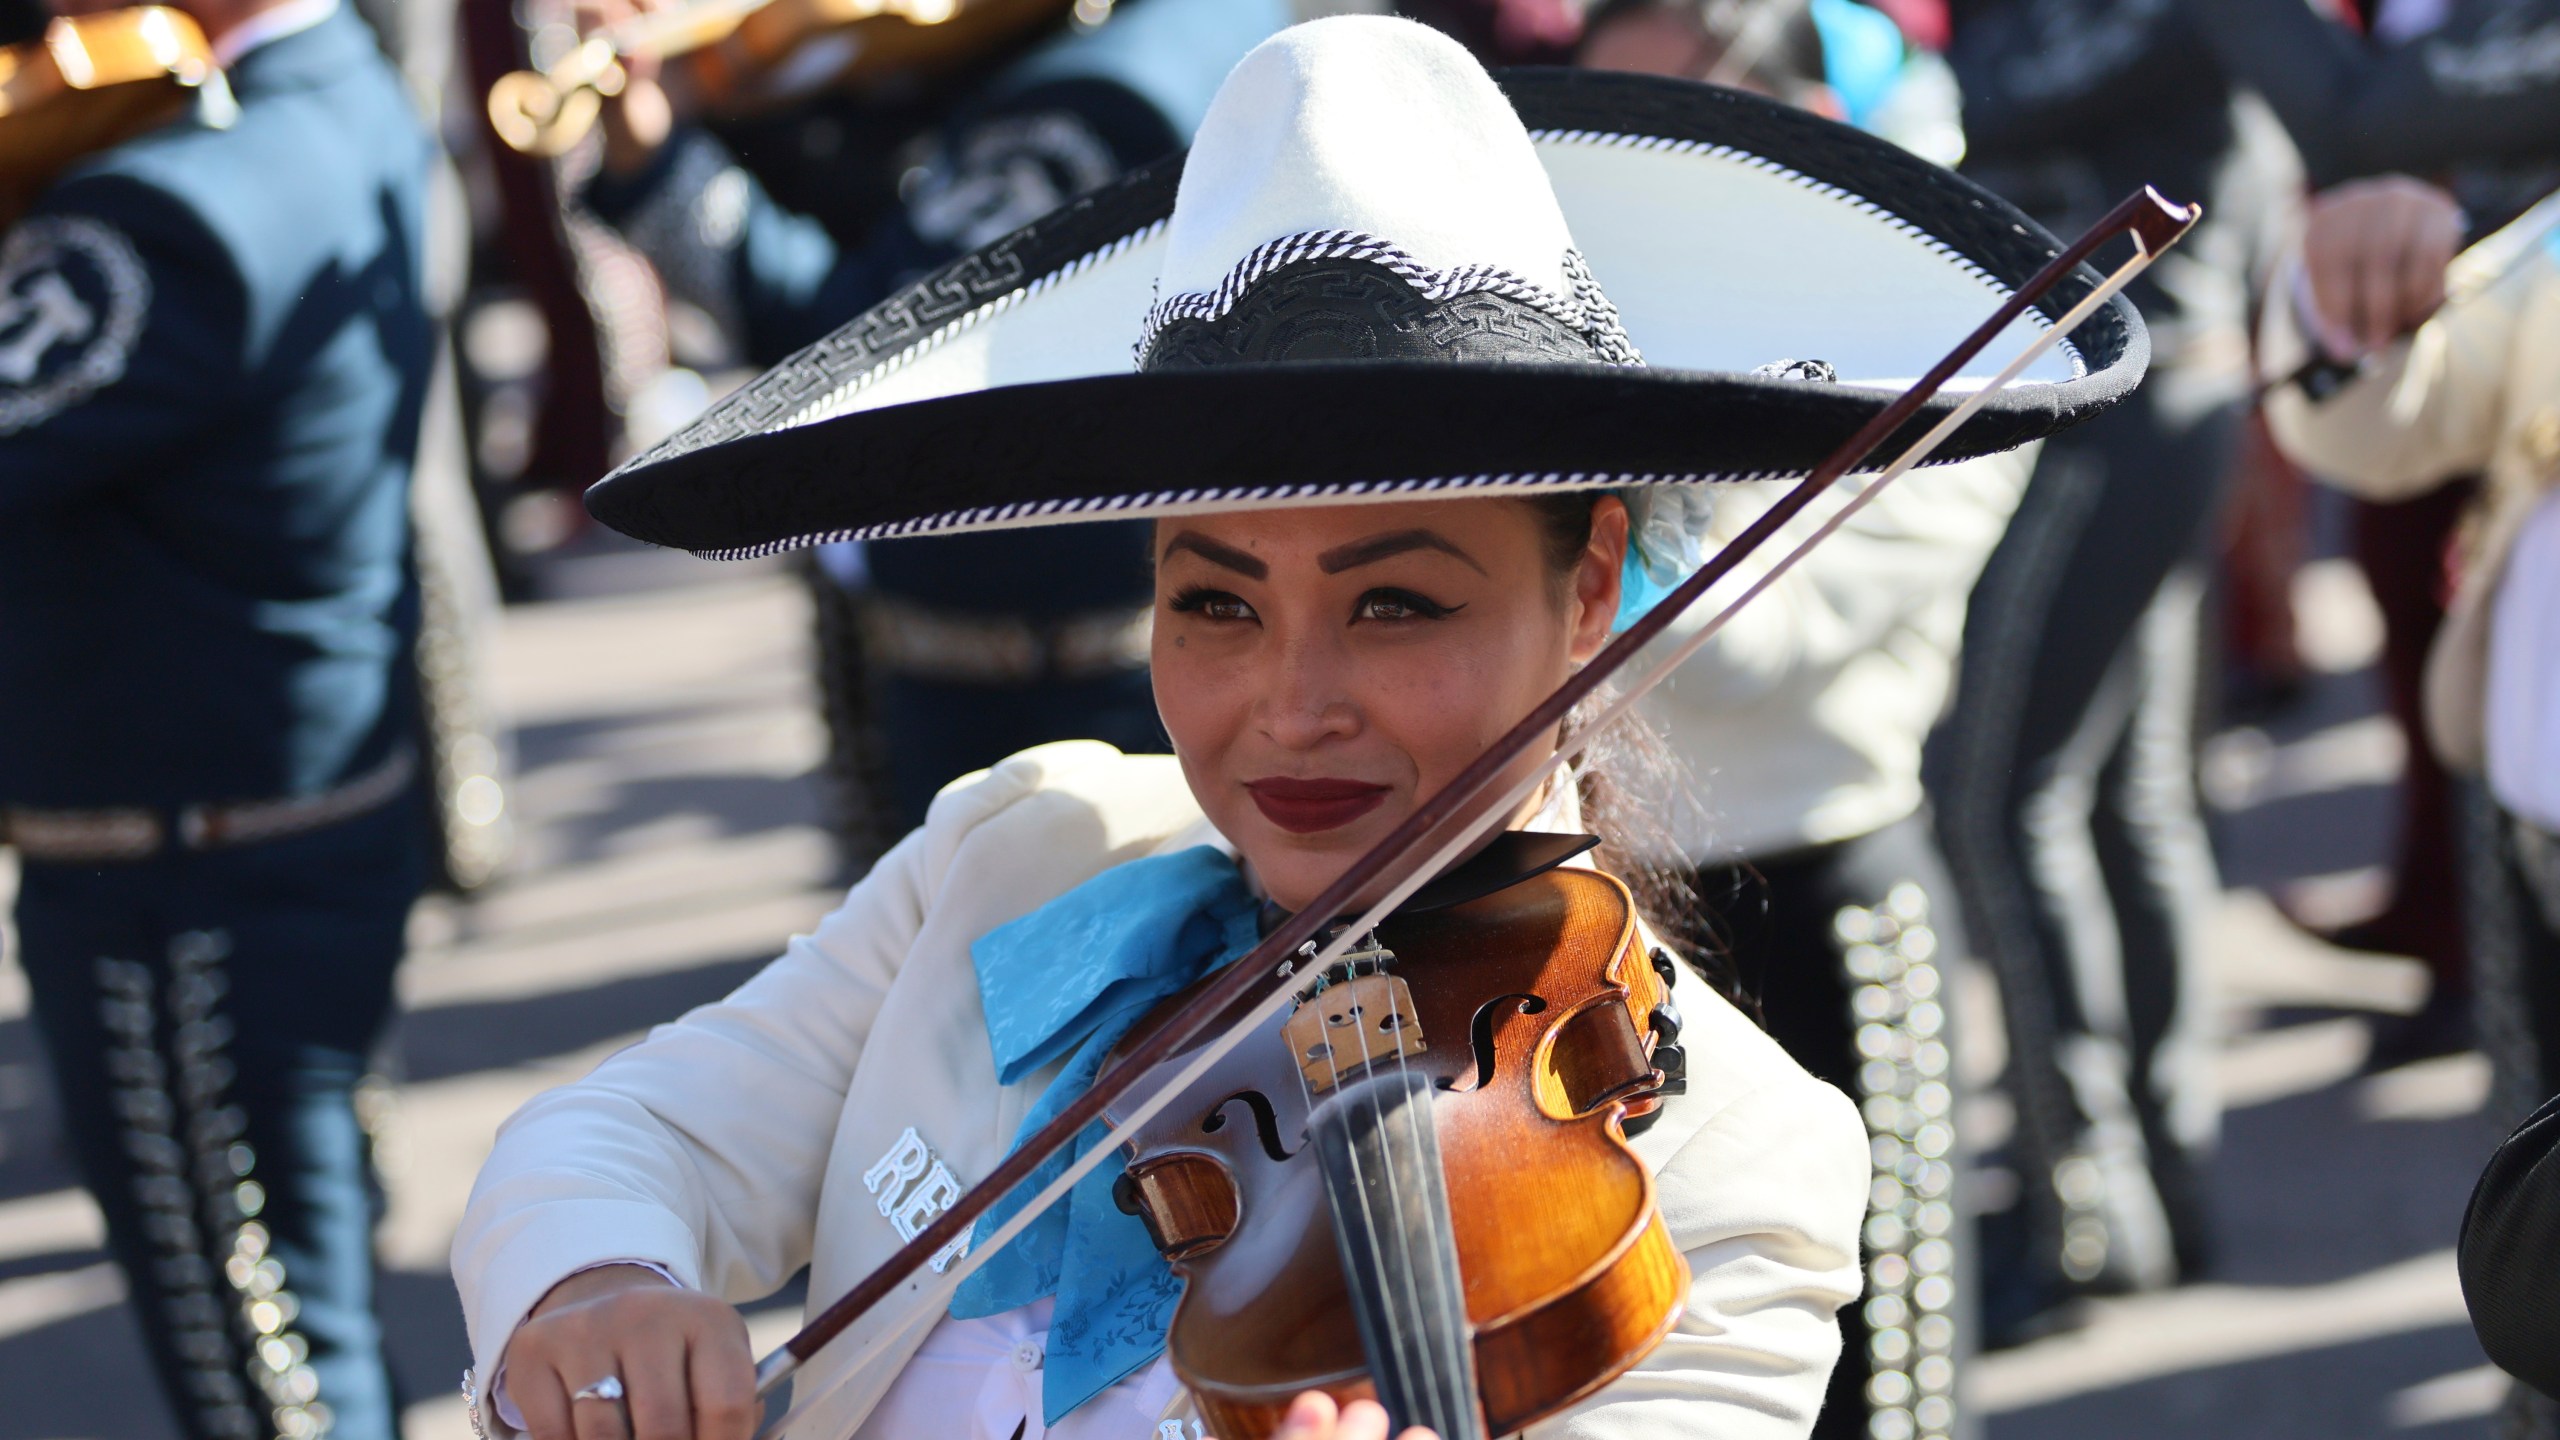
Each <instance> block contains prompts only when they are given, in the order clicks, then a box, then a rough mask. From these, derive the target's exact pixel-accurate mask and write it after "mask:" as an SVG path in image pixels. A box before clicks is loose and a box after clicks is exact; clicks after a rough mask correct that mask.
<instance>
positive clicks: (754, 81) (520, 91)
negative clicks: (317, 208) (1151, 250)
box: [489, 0, 1111, 157]
mask: <svg viewBox="0 0 2560 1440" xmlns="http://www.w3.org/2000/svg"><path fill="white" fill-rule="evenodd" d="M1071 10H1072V11H1073V12H1074V13H1075V14H1076V15H1077V16H1078V17H1079V18H1084V17H1094V18H1092V19H1088V20H1087V23H1099V18H1100V17H1105V16H1108V15H1109V14H1110V12H1111V6H1110V3H1109V0H1073V3H1070V0H678V3H676V4H674V5H672V6H670V7H668V8H666V9H663V10H654V11H645V12H643V13H641V14H638V15H634V16H631V17H630V18H629V19H627V20H623V21H619V22H617V23H615V24H611V25H607V26H605V27H603V28H602V29H600V30H598V31H597V32H596V33H595V34H593V35H591V36H589V37H588V38H587V40H586V41H585V42H584V43H583V44H581V45H579V46H578V47H577V48H576V49H574V50H571V51H570V52H569V53H568V54H566V55H564V56H562V57H561V58H560V59H559V60H558V61H557V62H555V63H553V64H552V65H551V66H549V67H548V68H547V69H543V70H538V71H537V70H518V71H515V72H514V73H512V74H508V75H502V76H500V77H499V78H498V82H497V83H496V84H494V85H492V86H490V87H489V124H490V127H491V128H492V129H494V130H496V131H497V132H498V138H499V139H500V140H502V141H504V142H505V143H506V144H507V146H508V148H510V149H512V150H516V151H518V152H520V153H522V154H526V155H536V156H546V157H547V156H556V155H560V154H564V153H566V152H567V151H568V150H569V149H570V148H571V147H573V146H575V145H576V144H577V143H578V142H579V141H580V140H583V139H585V138H586V135H587V132H588V131H590V130H592V129H593V128H594V127H595V123H596V118H597V116H598V115H599V114H600V113H601V112H602V110H603V108H604V101H605V100H606V99H607V98H609V97H611V96H614V95H619V94H621V93H622V90H623V87H624V86H625V85H627V84H629V83H630V75H629V72H628V71H627V69H626V68H625V62H626V61H629V60H633V59H638V58H642V57H648V58H654V59H660V60H668V61H676V62H679V63H678V65H677V66H676V68H674V69H673V70H671V71H670V72H669V76H668V78H669V79H670V80H671V81H672V82H673V83H674V84H675V85H676V86H677V87H678V88H680V89H681V90H683V91H684V92H685V97H686V99H687V101H688V103H689V104H690V105H691V107H692V108H695V109H699V110H707V111H736V110H740V109H746V108H753V107H754V106H756V105H759V104H765V105H771V104H779V103H782V102H785V101H788V100H791V99H794V98H797V97H799V96H802V95H806V94H809V93H811V92H813V91H815V90H818V89H820V88H823V87H825V86H828V85H852V86H856V87H859V86H863V85H867V84H876V83H879V82H882V81H885V80H887V79H889V78H890V77H893V76H894V77H899V78H902V79H917V78H929V77H931V76H934V75H938V74H941V73H944V72H947V71H949V70H952V69H956V68H958V67H959V66H961V65H964V64H966V63H967V62H968V61H970V60H971V59H974V58H975V57H977V56H980V55H983V54H985V53H986V52H987V51H989V50H991V49H994V48H996V47H998V46H1001V45H1004V44H1006V43H1008V42H1010V41H1012V40H1015V39H1018V38H1020V37H1022V36H1024V35H1027V34H1029V33H1031V32H1032V31H1034V30H1036V29H1038V28H1040V27H1041V26H1043V25H1046V24H1049V23H1050V22H1052V21H1055V20H1056V19H1058V18H1059V17H1060V16H1063V15H1065V14H1067V13H1068V12H1069V11H1071Z"/></svg>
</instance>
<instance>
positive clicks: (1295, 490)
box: [691, 470, 1803, 560]
mask: <svg viewBox="0 0 2560 1440" xmlns="http://www.w3.org/2000/svg"><path fill="white" fill-rule="evenodd" d="M1802 474H1803V472H1802V471H1799V470H1676V471H1671V470H1663V471H1643V472H1637V471H1632V470H1570V471H1568V470H1521V471H1503V472H1500V473H1494V474H1483V475H1433V476H1423V477H1415V478H1412V479H1405V480H1345V481H1339V482H1332V483H1318V482H1313V481H1310V482H1307V483H1304V484H1297V485H1201V486H1193V487H1188V488H1185V489H1180V490H1149V491H1144V492H1141V493H1138V494H1133V495H1094V496H1078V497H1075V498H1073V499H1064V500H1018V501H1015V502H1013V503H1011V504H1006V505H977V506H972V507H970V508H968V509H965V510H944V511H938V512H936V513H934V514H931V515H920V516H917V517H916V518H914V519H912V520H884V521H882V522H881V523H879V524H877V525H857V526H851V527H848V528H846V529H842V530H821V531H816V532H813V533H811V534H807V535H794V536H790V537H788V538H785V539H781V540H763V541H758V542H757V543H755V544H753V545H734V546H728V547H724V548H712V549H705V550H695V551H693V552H691V553H693V554H694V555H696V556H698V557H700V558H702V559H704V560H757V559H762V558H763V557H765V556H767V555H779V554H782V553H783V552H784V551H787V550H798V549H802V548H805V547H807V546H811V545H834V544H837V543H839V542H841V541H846V540H898V539H904V538H906V537H909V536H914V535H938V534H941V533H943V532H944V531H949V530H1001V529H1005V528H1007V527H1010V526H1017V525H1046V524H1052V523H1055V522H1057V521H1060V520H1064V519H1068V518H1070V517H1074V516H1089V517H1100V518H1108V517H1111V516H1120V517H1123V518H1128V519H1135V518H1137V517H1139V516H1144V515H1161V514H1167V513H1189V512H1191V511H1195V510H1197V509H1199V508H1202V507H1207V506H1213V505H1214V506H1219V507H1227V506H1235V505H1256V504H1267V505H1286V504H1292V503H1295V504H1301V505H1319V504H1323V503H1326V502H1327V501H1330V500H1335V499H1344V498H1348V499H1356V498H1359V497H1362V496H1366V497H1370V498H1378V497H1382V496H1388V495H1426V494H1437V493H1440V492H1445V491H1460V492H1484V493H1493V494H1524V493H1526V494H1539V493H1544V492H1548V491H1555V490H1616V489H1622V488H1624V487H1626V486H1630V485H1707V484H1720V483H1727V482H1731V483H1741V482H1743V481H1750V480H1788V479H1794V478H1796V477H1798V476H1800V475H1802Z"/></svg>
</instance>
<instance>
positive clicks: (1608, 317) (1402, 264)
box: [1130, 230, 1644, 365]
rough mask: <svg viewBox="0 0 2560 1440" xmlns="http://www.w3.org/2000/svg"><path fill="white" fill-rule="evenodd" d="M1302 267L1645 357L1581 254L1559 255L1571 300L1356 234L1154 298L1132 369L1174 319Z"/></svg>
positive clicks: (1290, 249)
mask: <svg viewBox="0 0 2560 1440" xmlns="http://www.w3.org/2000/svg"><path fill="white" fill-rule="evenodd" d="M1306 260H1363V261H1367V262H1368V263H1370V264H1372V265H1376V266H1378V267H1380V268H1381V269H1384V270H1387V271H1389V272H1391V273H1393V274H1394V275H1395V276H1396V277H1397V278H1398V279H1400V280H1402V281H1404V282H1405V283H1406V284H1408V285H1410V286H1412V287H1413V288H1414V290H1415V291H1416V292H1417V293H1419V294H1420V295H1421V296H1422V297H1423V298H1424V299H1426V300H1432V301H1440V300H1447V299H1450V298H1451V297H1453V296H1458V295H1478V294H1493V295H1499V296H1501V297H1503V298H1504V299H1506V300H1514V301H1517V302H1519V303H1520V304H1523V305H1527V306H1529V307H1530V308H1532V309H1534V310H1537V311H1538V312H1539V313H1541V314H1543V315H1546V316H1547V317H1548V318H1550V319H1553V320H1555V321H1557V322H1559V323H1561V324H1565V325H1569V326H1571V327H1573V328H1574V329H1576V330H1579V331H1581V332H1582V334H1583V335H1584V336H1585V337H1586V338H1588V339H1589V340H1590V341H1591V348H1592V350H1593V351H1594V353H1595V354H1596V355H1597V356H1598V357H1599V359H1600V360H1601V361H1602V362H1603V363H1605V364H1609V365H1641V364H1643V363H1644V356H1643V355H1642V354H1640V353H1638V351H1637V350H1636V346H1635V342H1634V341H1633V340H1630V339H1628V338H1627V330H1626V327H1625V326H1624V325H1623V324H1621V323H1619V320H1618V307H1617V306H1615V305H1612V304H1610V303H1609V297H1607V296H1606V295H1603V294H1602V293H1600V284H1599V282H1598V281H1596V280H1594V279H1592V278H1591V267H1590V266H1589V265H1587V264H1585V263H1583V259H1582V252H1580V251H1578V250H1575V249H1572V248H1571V247H1567V248H1566V250H1565V252H1564V273H1565V280H1566V283H1567V284H1569V285H1571V286H1572V287H1573V293H1572V294H1571V295H1559V294H1557V293H1556V292H1555V291H1553V290H1551V289H1549V288H1547V287H1546V286H1544V285H1541V284H1539V283H1537V282H1536V281H1534V280H1529V279H1526V278H1524V277H1522V276H1519V275H1516V274H1513V273H1512V272H1511V271H1508V270H1505V269H1503V268H1502V267H1500V266H1498V265H1454V266H1451V267H1449V268H1448V269H1445V270H1443V269H1436V268H1434V267H1432V266H1429V265H1425V264H1423V263H1422V262H1421V261H1419V260H1416V259H1415V258H1413V256H1411V255H1409V254H1407V253H1405V251H1404V250H1402V249H1401V248H1399V247H1398V246H1397V245H1396V244H1395V242H1393V241H1391V240H1382V239H1380V238H1379V237H1377V236H1375V235H1371V234H1367V233H1365V232H1363V231H1359V230H1306V231H1301V232H1300V233H1298V234H1295V235H1283V236H1281V237H1280V238H1279V239H1277V240H1273V241H1271V242H1269V243H1267V244H1264V245H1259V246H1256V247H1255V248H1254V249H1253V250H1252V251H1251V252H1250V253H1248V254H1247V255H1246V256H1245V257H1244V259H1242V260H1240V261H1238V262H1236V267H1235V268H1234V269H1232V270H1229V271H1228V272H1227V276H1226V278H1225V279H1223V280H1221V281H1219V282H1218V288H1217V289H1215V290H1210V291H1206V292H1203V291H1197V290H1186V291H1184V292H1182V293H1181V294H1179V295H1168V296H1161V297H1159V298H1158V299H1157V300H1156V302H1155V303H1154V304H1152V305H1150V306H1148V307H1147V314H1146V319H1145V320H1144V321H1143V322H1142V323H1141V324H1140V325H1139V327H1138V343H1137V344H1136V345H1135V346H1134V347H1132V348H1131V350H1130V356H1131V358H1132V362H1133V363H1134V362H1135V361H1136V360H1137V359H1139V358H1142V357H1144V356H1145V355H1146V353H1147V347H1148V346H1149V345H1152V344H1154V343H1155V339H1156V337H1157V336H1158V335H1160V334H1162V333H1163V332H1164V328H1165V327H1166V326H1168V325H1170V324H1172V323H1173V322H1175V321H1177V320H1216V319H1219V318H1220V317H1222V316H1224V315H1225V314H1226V313H1227V312H1228V311H1230V310H1232V309H1234V308H1235V306H1236V302H1237V301H1238V300H1239V299H1241V298H1242V297H1243V295H1244V292H1245V291H1247V290H1249V289H1251V288H1252V287H1253V285H1254V282H1256V281H1258V280H1260V279H1262V278H1263V277H1264V276H1266V275H1269V274H1270V273H1271V272H1272V271H1274V270H1278V269H1281V268H1282V267H1284V266H1288V265H1295V264H1298V263H1300V262H1301V261H1306Z"/></svg>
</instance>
